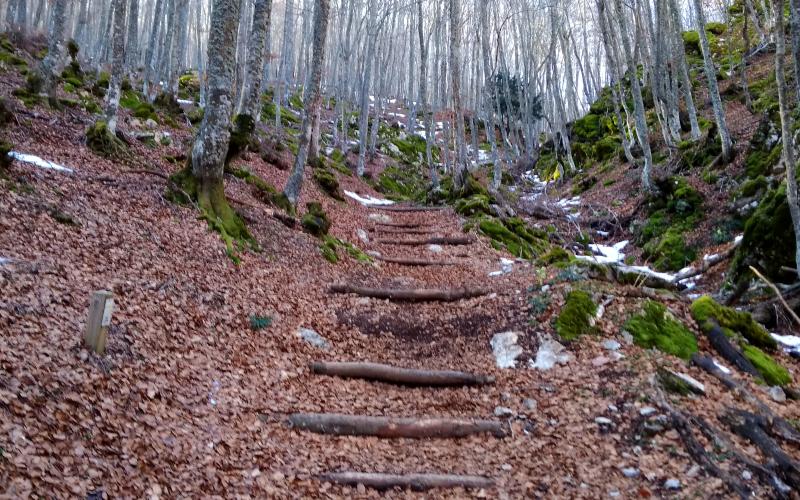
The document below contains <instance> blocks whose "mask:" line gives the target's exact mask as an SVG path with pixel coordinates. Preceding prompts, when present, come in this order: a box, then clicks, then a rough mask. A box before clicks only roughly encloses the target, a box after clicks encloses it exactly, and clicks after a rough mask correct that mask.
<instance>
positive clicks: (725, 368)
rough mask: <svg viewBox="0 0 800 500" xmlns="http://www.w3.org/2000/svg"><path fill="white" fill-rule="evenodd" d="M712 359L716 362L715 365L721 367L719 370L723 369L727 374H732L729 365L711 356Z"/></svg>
mask: <svg viewBox="0 0 800 500" xmlns="http://www.w3.org/2000/svg"><path fill="white" fill-rule="evenodd" d="M711 361H713V362H714V366H716V367H717V368H718V369H719V371H721V372H722V373H724V374H725V375H730V374H731V369H730V368H728V367H727V366H725V365H723V364H722V363H719V362H718V361H717V360H716V359H714V358H711Z"/></svg>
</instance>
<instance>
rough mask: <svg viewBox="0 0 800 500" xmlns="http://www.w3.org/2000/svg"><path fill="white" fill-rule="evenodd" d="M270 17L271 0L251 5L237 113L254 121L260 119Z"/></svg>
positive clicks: (262, 0) (259, 1) (259, 0)
mask: <svg viewBox="0 0 800 500" xmlns="http://www.w3.org/2000/svg"><path fill="white" fill-rule="evenodd" d="M271 19H272V0H256V3H255V5H254V6H253V27H252V30H251V32H250V45H249V47H248V48H249V52H248V54H247V74H246V75H245V81H246V83H245V87H244V89H245V90H244V92H242V99H241V101H240V105H239V114H245V115H249V116H250V117H251V118H253V120H254V121H256V122H258V121H259V120H260V119H261V113H260V112H259V109H260V99H259V93H260V91H261V80H262V78H263V76H264V58H265V48H266V41H267V33H268V32H269V30H270V23H271Z"/></svg>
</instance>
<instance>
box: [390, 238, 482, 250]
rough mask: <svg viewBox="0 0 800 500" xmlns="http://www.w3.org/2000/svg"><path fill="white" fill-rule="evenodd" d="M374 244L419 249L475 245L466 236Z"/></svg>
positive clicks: (473, 239) (472, 239) (473, 241)
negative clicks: (437, 246)
mask: <svg viewBox="0 0 800 500" xmlns="http://www.w3.org/2000/svg"><path fill="white" fill-rule="evenodd" d="M375 243H378V244H381V245H405V246H414V247H421V246H424V245H471V244H473V243H475V238H470V237H468V236H441V237H440V236H435V237H433V238H427V239H424V240H392V239H377V240H375Z"/></svg>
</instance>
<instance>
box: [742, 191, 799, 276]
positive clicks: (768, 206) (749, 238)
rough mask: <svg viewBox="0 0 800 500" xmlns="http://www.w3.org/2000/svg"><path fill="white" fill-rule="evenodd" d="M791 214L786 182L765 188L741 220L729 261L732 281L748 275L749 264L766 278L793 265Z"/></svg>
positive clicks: (781, 273)
mask: <svg viewBox="0 0 800 500" xmlns="http://www.w3.org/2000/svg"><path fill="white" fill-rule="evenodd" d="M791 228H792V216H791V213H790V212H789V202H788V199H787V197H786V183H783V184H781V185H780V186H779V187H778V188H777V189H773V190H771V191H769V192H768V193H767V194H766V195H765V196H764V198H762V200H761V203H759V205H758V208H756V211H755V212H754V213H753V215H751V216H750V218H748V219H747V221H746V222H745V224H744V236H743V238H742V242H741V244H740V245H739V246H738V247H737V249H736V254H735V255H734V258H733V261H732V262H731V275H732V278H733V280H734V281H740V280H743V279H750V277H751V273H750V269H749V266H756V267H758V268H759V269H760V270H761V271H762V272H763V273H764V274H765V275H766V276H767V277H768V278H770V279H773V280H777V279H779V278H780V277H781V276H782V275H783V274H784V273H783V271H782V270H781V268H782V267H790V268H793V267H794V266H795V262H794V256H795V251H796V248H795V240H794V233H793V231H792V230H791Z"/></svg>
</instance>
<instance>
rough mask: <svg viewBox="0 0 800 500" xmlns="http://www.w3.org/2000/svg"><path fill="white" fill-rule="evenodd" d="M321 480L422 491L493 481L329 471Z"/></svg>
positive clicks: (477, 485) (484, 485)
mask: <svg viewBox="0 0 800 500" xmlns="http://www.w3.org/2000/svg"><path fill="white" fill-rule="evenodd" d="M319 478H320V479H321V480H323V481H327V482H330V483H336V484H344V485H349V486H357V485H359V484H363V485H364V486H366V487H368V488H374V489H377V490H389V489H392V488H409V489H412V490H417V491H423V490H430V489H433V488H491V487H492V486H494V481H492V480H491V479H489V478H486V477H482V476H457V475H453V474H405V475H399V474H380V473H371V472H331V473H328V474H322V475H320V476H319Z"/></svg>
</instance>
